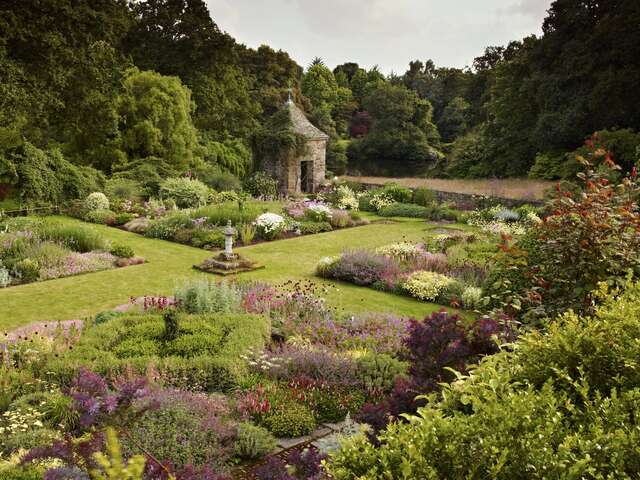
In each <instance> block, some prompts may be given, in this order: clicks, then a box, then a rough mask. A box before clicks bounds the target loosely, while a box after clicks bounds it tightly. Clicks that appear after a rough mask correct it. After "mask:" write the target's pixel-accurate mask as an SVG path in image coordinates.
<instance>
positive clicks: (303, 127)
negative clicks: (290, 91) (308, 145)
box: [285, 101, 329, 140]
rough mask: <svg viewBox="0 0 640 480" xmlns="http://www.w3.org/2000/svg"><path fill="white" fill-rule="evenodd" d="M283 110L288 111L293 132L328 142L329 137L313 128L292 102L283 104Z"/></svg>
mask: <svg viewBox="0 0 640 480" xmlns="http://www.w3.org/2000/svg"><path fill="white" fill-rule="evenodd" d="M285 108H287V109H289V116H290V117H291V123H292V126H293V131H294V132H296V133H299V134H301V135H304V136H305V137H307V138H310V139H314V140H328V139H329V135H327V134H326V133H324V132H323V131H322V130H320V129H319V128H318V127H315V126H314V125H313V124H312V123H311V122H310V121H309V119H308V118H307V116H306V115H305V114H304V112H303V111H302V110H301V109H300V108H299V107H298V106H297V105H296V104H295V103H293V102H292V101H288V102H287V103H286V104H285Z"/></svg>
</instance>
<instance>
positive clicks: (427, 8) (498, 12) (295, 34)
mask: <svg viewBox="0 0 640 480" xmlns="http://www.w3.org/2000/svg"><path fill="white" fill-rule="evenodd" d="M551 2H552V0H207V5H208V7H209V11H210V12H211V15H212V17H213V20H214V21H215V22H216V23H217V24H218V26H219V27H220V29H221V30H223V31H226V32H228V33H229V34H230V35H232V36H233V37H234V38H235V39H236V40H237V41H238V42H239V43H243V44H245V45H247V46H249V47H253V48H256V47H258V46H260V45H262V44H267V45H269V46H271V47H272V48H274V49H276V50H278V49H282V50H285V51H287V52H289V55H291V57H292V58H293V59H294V60H296V61H297V62H298V63H299V64H300V65H302V66H304V67H306V66H308V65H309V64H310V63H311V61H312V60H313V59H314V58H315V57H320V58H322V59H323V60H324V62H325V64H326V65H327V66H329V67H331V68H333V67H335V66H336V65H338V64H341V63H344V62H350V61H351V62H356V63H359V64H360V66H363V67H365V68H370V67H372V66H373V65H378V66H379V67H380V69H381V71H383V72H384V73H386V74H388V73H390V72H392V71H393V72H395V73H404V71H405V70H406V69H407V67H408V65H409V62H410V61H411V60H416V59H419V60H423V61H424V60H427V59H432V60H433V61H434V62H435V63H436V65H437V66H444V67H460V68H463V67H465V66H468V65H471V63H472V62H473V59H474V58H475V57H477V56H479V55H481V54H482V53H483V51H484V48H485V47H486V46H489V45H505V44H507V43H508V42H509V41H511V40H519V39H521V38H523V37H525V36H527V35H530V34H532V33H534V34H540V33H541V26H542V20H543V19H544V17H545V16H546V10H547V9H548V8H549V5H550V4H551Z"/></svg>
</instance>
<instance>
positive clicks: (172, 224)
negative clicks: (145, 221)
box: [144, 212, 193, 240]
mask: <svg viewBox="0 0 640 480" xmlns="http://www.w3.org/2000/svg"><path fill="white" fill-rule="evenodd" d="M183 228H188V229H191V228H193V221H192V220H191V217H189V215H187V214H186V213H183V212H175V213H172V214H170V215H167V216H165V217H160V218H157V219H155V220H152V221H151V222H150V223H149V226H148V227H147V229H146V231H145V232H144V235H145V237H150V238H160V239H163V240H170V239H172V238H173V237H174V236H175V234H176V233H177V232H178V230H180V229H183Z"/></svg>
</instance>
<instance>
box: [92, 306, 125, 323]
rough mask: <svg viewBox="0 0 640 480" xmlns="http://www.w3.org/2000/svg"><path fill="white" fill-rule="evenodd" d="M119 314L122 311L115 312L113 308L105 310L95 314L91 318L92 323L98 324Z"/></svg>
mask: <svg viewBox="0 0 640 480" xmlns="http://www.w3.org/2000/svg"><path fill="white" fill-rule="evenodd" d="M120 315H122V313H120V312H115V311H113V310H106V311H104V312H100V313H98V314H96V316H95V317H94V318H93V323H95V324H96V325H100V324H101V323H106V322H109V321H111V320H113V319H114V318H117V317H119V316H120Z"/></svg>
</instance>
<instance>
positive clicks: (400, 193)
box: [382, 183, 413, 203]
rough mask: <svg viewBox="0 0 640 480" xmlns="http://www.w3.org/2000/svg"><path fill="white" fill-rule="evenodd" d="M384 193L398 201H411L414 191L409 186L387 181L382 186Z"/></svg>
mask: <svg viewBox="0 0 640 480" xmlns="http://www.w3.org/2000/svg"><path fill="white" fill-rule="evenodd" d="M382 193H384V194H386V195H388V196H390V197H391V198H392V199H393V200H394V201H395V202H397V203H409V202H411V199H412V197H413V192H412V191H411V189H409V188H405V187H401V186H400V185H398V184H396V183H387V184H385V185H384V187H382Z"/></svg>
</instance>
